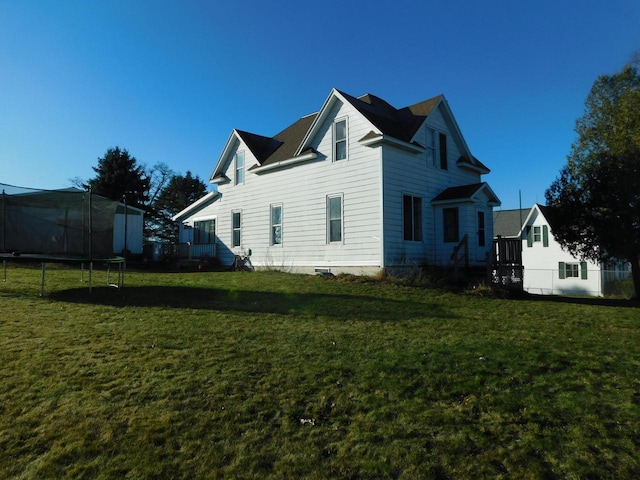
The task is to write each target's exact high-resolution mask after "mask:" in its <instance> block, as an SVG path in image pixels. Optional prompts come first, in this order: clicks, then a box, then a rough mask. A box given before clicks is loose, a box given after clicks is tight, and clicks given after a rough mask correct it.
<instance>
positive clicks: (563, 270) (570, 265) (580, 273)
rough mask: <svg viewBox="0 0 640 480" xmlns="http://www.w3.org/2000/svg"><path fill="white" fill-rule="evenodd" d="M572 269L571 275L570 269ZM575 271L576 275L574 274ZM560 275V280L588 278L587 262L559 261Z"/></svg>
mask: <svg viewBox="0 0 640 480" xmlns="http://www.w3.org/2000/svg"><path fill="white" fill-rule="evenodd" d="M570 270H571V275H569V271H570ZM574 273H575V275H574ZM558 277H559V278H560V280H566V279H580V280H588V278H589V271H588V265H587V262H585V261H582V262H558Z"/></svg>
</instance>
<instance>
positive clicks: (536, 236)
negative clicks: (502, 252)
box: [525, 225, 549, 247]
mask: <svg viewBox="0 0 640 480" xmlns="http://www.w3.org/2000/svg"><path fill="white" fill-rule="evenodd" d="M525 235H526V237H527V247H533V244H534V243H542V246H543V247H548V246H549V227H548V226H547V225H534V226H531V225H528V226H527V228H526V229H525Z"/></svg>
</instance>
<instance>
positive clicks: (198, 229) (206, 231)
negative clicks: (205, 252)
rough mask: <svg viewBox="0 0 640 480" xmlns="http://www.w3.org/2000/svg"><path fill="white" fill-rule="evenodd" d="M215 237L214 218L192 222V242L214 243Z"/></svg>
mask: <svg viewBox="0 0 640 480" xmlns="http://www.w3.org/2000/svg"><path fill="white" fill-rule="evenodd" d="M215 238H216V221H215V220H202V221H196V222H193V243H198V244H203V243H215Z"/></svg>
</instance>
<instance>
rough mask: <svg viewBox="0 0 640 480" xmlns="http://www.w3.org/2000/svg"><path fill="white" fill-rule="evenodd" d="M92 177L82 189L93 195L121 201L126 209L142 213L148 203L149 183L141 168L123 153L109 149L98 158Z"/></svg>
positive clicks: (123, 151)
mask: <svg viewBox="0 0 640 480" xmlns="http://www.w3.org/2000/svg"><path fill="white" fill-rule="evenodd" d="M92 168H93V170H94V172H96V177H95V178H93V179H91V180H89V182H88V183H87V184H86V185H85V186H86V187H87V188H89V187H90V188H91V189H92V191H93V193H96V194H98V195H102V196H103V197H107V198H110V199H111V200H119V201H123V200H124V201H125V202H126V203H127V205H132V206H134V207H137V208H141V209H143V210H146V209H147V208H146V207H147V203H148V199H149V188H150V181H149V178H148V177H147V175H146V174H145V171H144V167H143V166H141V165H138V162H137V160H136V158H135V157H133V156H131V155H129V152H128V151H127V150H126V149H123V150H121V149H120V147H115V148H110V149H108V150H107V153H105V155H104V156H103V157H102V158H98V166H97V167H92Z"/></svg>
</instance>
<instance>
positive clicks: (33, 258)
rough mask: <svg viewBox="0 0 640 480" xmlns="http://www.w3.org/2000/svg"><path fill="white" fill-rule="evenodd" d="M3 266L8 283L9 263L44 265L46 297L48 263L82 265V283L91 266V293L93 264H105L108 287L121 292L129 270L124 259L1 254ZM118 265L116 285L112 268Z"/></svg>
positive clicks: (42, 294) (90, 289)
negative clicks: (85, 271) (86, 270)
mask: <svg viewBox="0 0 640 480" xmlns="http://www.w3.org/2000/svg"><path fill="white" fill-rule="evenodd" d="M0 258H1V259H2V265H3V280H2V281H3V282H6V281H7V262H16V263H41V264H42V276H41V280H40V296H41V297H43V296H44V286H45V274H46V271H47V267H46V265H47V263H61V264H80V269H81V277H80V281H81V282H84V266H85V264H88V265H89V293H91V291H92V289H93V264H94V263H95V262H98V263H105V264H106V265H107V286H109V287H114V288H116V289H118V290H120V289H121V288H122V287H124V274H125V271H126V269H127V260H126V259H125V258H124V257H112V258H94V259H93V260H92V259H89V258H81V257H63V256H51V255H40V254H20V255H14V254H6V253H0ZM112 265H117V266H118V270H117V279H116V283H112V282H111V281H110V280H111V266H112Z"/></svg>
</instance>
